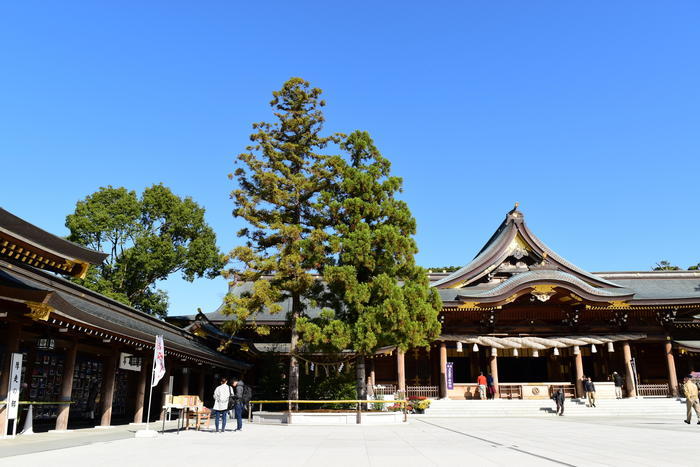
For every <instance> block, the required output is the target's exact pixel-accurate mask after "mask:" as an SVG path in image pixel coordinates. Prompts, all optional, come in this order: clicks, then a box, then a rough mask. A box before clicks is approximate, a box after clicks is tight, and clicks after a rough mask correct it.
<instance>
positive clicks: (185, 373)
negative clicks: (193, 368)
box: [180, 368, 190, 396]
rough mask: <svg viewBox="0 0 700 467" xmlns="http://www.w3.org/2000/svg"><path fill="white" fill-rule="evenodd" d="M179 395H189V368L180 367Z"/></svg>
mask: <svg viewBox="0 0 700 467" xmlns="http://www.w3.org/2000/svg"><path fill="white" fill-rule="evenodd" d="M180 395H182V396H189V395H190V369H189V368H183V369H182V381H181V382H180Z"/></svg>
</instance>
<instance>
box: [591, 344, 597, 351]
mask: <svg viewBox="0 0 700 467" xmlns="http://www.w3.org/2000/svg"><path fill="white" fill-rule="evenodd" d="M596 352H598V349H596V348H595V344H591V353H596Z"/></svg>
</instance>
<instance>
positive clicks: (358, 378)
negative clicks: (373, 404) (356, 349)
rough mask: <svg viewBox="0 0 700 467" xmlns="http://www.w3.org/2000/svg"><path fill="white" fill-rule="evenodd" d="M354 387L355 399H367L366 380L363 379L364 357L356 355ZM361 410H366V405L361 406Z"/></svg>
mask: <svg viewBox="0 0 700 467" xmlns="http://www.w3.org/2000/svg"><path fill="white" fill-rule="evenodd" d="M355 386H356V389H357V399H358V400H365V399H367V380H366V379H365V356H364V355H358V356H357V358H356V359H355ZM362 408H363V410H367V404H362Z"/></svg>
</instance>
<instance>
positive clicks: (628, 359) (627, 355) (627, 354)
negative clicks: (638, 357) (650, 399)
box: [622, 341, 637, 397]
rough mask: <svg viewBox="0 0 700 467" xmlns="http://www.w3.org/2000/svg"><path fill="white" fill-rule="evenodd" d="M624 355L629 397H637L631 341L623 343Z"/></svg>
mask: <svg viewBox="0 0 700 467" xmlns="http://www.w3.org/2000/svg"><path fill="white" fill-rule="evenodd" d="M622 355H623V357H624V359H625V381H626V383H627V384H626V385H627V397H637V391H636V390H635V387H634V375H633V374H632V352H631V350H630V343H629V342H627V341H625V342H623V343H622Z"/></svg>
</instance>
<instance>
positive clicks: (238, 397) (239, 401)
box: [233, 379, 245, 431]
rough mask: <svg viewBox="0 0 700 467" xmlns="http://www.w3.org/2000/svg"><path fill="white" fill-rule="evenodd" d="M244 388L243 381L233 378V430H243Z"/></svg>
mask: <svg viewBox="0 0 700 467" xmlns="http://www.w3.org/2000/svg"><path fill="white" fill-rule="evenodd" d="M244 389H245V384H243V381H240V380H237V379H234V380H233V392H234V397H235V401H236V402H235V403H234V406H233V414H234V416H235V417H236V429H235V430H233V431H241V430H243V391H244Z"/></svg>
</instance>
